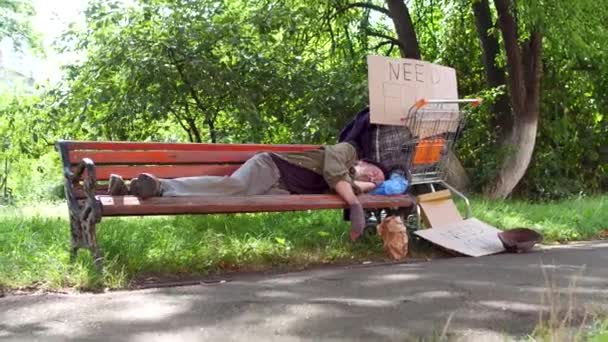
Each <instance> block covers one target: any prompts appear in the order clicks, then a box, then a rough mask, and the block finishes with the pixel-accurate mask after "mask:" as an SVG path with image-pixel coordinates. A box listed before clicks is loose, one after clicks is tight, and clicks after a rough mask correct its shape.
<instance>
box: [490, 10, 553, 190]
mask: <svg viewBox="0 0 608 342" xmlns="http://www.w3.org/2000/svg"><path fill="white" fill-rule="evenodd" d="M494 4H495V5H496V10H497V12H498V20H499V23H500V29H501V31H502V37H503V40H504V44H505V51H506V53H507V68H508V71H509V90H510V93H511V107H512V108H513V118H514V121H513V125H511V127H510V128H509V129H508V130H505V131H504V133H503V134H502V140H501V141H500V142H499V143H500V145H501V147H502V150H503V151H504V152H505V157H504V158H503V160H501V162H500V164H499V168H498V172H497V175H496V177H495V179H494V180H493V182H491V183H490V184H488V186H487V187H486V189H485V190H484V193H485V194H486V195H487V196H489V197H492V198H506V197H507V196H509V194H511V192H512V191H513V189H514V188H515V186H516V185H517V183H519V181H520V180H521V178H522V177H523V176H524V174H525V172H526V170H527V168H528V166H529V165H530V160H531V159H532V153H533V152H534V144H535V142H536V130H537V128H538V119H539V116H540V114H539V110H540V108H539V107H540V80H541V69H542V67H541V55H542V36H541V34H540V32H538V31H533V32H531V33H530V35H529V38H528V39H527V40H525V41H523V42H521V43H520V39H519V37H518V34H517V23H516V21H515V18H514V16H513V14H512V12H511V6H512V2H511V0H494ZM520 44H521V45H520Z"/></svg>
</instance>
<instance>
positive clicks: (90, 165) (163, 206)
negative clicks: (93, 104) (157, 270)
mask: <svg viewBox="0 0 608 342" xmlns="http://www.w3.org/2000/svg"><path fill="white" fill-rule="evenodd" d="M56 147H57V149H58V151H59V153H60V154H61V159H62V165H63V172H64V176H65V195H66V198H67V201H68V209H69V214H70V226H71V236H72V237H71V242H72V243H71V257H72V259H73V258H74V257H75V256H76V253H77V251H78V249H79V248H86V249H89V250H90V252H91V253H92V254H93V256H94V258H95V260H96V263H97V264H98V265H101V253H100V251H99V248H98V246H97V240H96V224H97V223H98V222H100V221H101V218H102V217H104V216H144V215H180V214H212V213H213V214H217V213H244V212H271V211H276V212H279V211H298V210H314V209H340V208H347V207H348V205H347V204H346V203H345V202H344V201H343V200H342V199H341V198H340V197H338V196H337V195H333V194H322V195H262V196H247V197H245V196H238V197H237V196H201V197H153V198H148V199H145V200H142V199H139V198H137V197H135V196H109V195H107V194H106V190H107V181H108V178H109V176H110V174H112V173H115V174H119V175H121V176H123V177H124V179H125V180H127V179H131V178H132V177H135V176H136V175H137V174H139V173H141V172H149V173H152V174H154V175H156V176H158V177H160V178H177V177H189V176H201V175H213V176H224V175H229V174H231V173H232V172H233V171H234V170H236V169H237V168H238V167H239V166H240V165H241V164H242V163H243V162H244V161H246V160H247V159H248V158H250V157H251V156H253V155H254V154H255V153H258V152H294V151H305V150H310V149H316V148H319V146H318V145H261V144H186V143H148V142H146V143H142V142H92V141H65V140H62V141H58V142H57V146H56ZM359 198H360V201H361V203H362V205H363V207H364V208H368V209H390V210H397V211H398V212H400V213H401V214H403V215H405V214H407V213H409V211H410V210H411V209H412V208H413V207H414V200H413V199H412V198H411V197H410V196H409V195H399V196H374V195H361V196H360V197H359Z"/></svg>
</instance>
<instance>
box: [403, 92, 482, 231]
mask: <svg viewBox="0 0 608 342" xmlns="http://www.w3.org/2000/svg"><path fill="white" fill-rule="evenodd" d="M480 103H481V100H479V99H454V100H427V99H422V100H419V101H417V102H416V103H415V104H414V105H413V106H412V107H411V108H410V110H409V111H408V113H407V115H406V116H405V117H404V118H402V119H401V121H402V122H403V124H404V125H405V127H406V128H407V130H408V132H409V134H410V139H408V141H407V142H406V143H405V146H403V152H404V156H405V158H407V165H408V169H409V172H410V176H411V181H410V185H412V186H413V185H419V184H426V185H428V187H429V189H430V191H431V192H435V185H436V184H441V186H443V187H445V188H447V189H449V190H450V191H452V192H453V193H454V194H456V195H457V196H458V197H460V198H462V199H463V201H464V203H465V205H466V211H467V212H466V218H469V217H471V216H472V214H471V205H470V202H469V200H468V198H466V196H465V195H464V194H462V193H461V192H459V191H458V190H456V189H455V188H454V187H452V186H451V185H449V184H448V183H447V174H448V165H449V158H450V151H451V150H453V149H454V146H455V143H456V141H457V140H458V138H459V136H460V134H461V133H462V129H463V127H464V123H465V113H466V112H467V111H468V110H469V109H470V108H471V107H475V106H478V105H479V104H480ZM461 105H463V106H462V108H461ZM417 225H418V227H420V226H421V215H420V206H417Z"/></svg>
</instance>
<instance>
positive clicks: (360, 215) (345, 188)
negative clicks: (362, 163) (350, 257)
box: [334, 181, 365, 241]
mask: <svg viewBox="0 0 608 342" xmlns="http://www.w3.org/2000/svg"><path fill="white" fill-rule="evenodd" d="M334 189H335V190H336V193H337V194H338V195H339V196H340V197H342V199H343V200H344V201H345V202H346V203H348V204H349V205H350V226H351V230H350V239H351V240H353V241H354V240H357V239H358V238H359V236H361V234H362V233H363V229H364V228H365V212H364V211H363V206H362V205H361V203H360V202H359V199H358V198H357V196H356V195H355V192H354V191H353V187H352V185H351V184H350V183H349V182H347V181H338V182H337V183H336V186H335V188H334Z"/></svg>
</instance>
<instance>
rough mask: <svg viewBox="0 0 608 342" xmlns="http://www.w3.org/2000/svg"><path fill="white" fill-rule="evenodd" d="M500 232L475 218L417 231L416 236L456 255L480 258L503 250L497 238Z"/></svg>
mask: <svg viewBox="0 0 608 342" xmlns="http://www.w3.org/2000/svg"><path fill="white" fill-rule="evenodd" d="M499 232H500V230H498V229H496V228H494V227H492V226H490V225H489V224H487V223H484V222H482V221H480V220H478V219H476V218H470V219H466V220H464V221H460V222H455V223H451V224H448V225H442V226H438V227H434V228H430V229H422V230H417V231H416V232H415V234H416V235H418V236H420V237H421V238H423V239H425V240H428V241H430V242H432V243H434V244H436V245H439V246H441V247H444V248H447V249H450V250H453V251H456V252H458V253H461V254H464V255H468V256H472V257H480V256H484V255H490V254H496V253H500V252H503V251H504V250H505V248H504V246H503V244H502V242H501V241H500V239H499V238H498V233H499Z"/></svg>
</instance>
